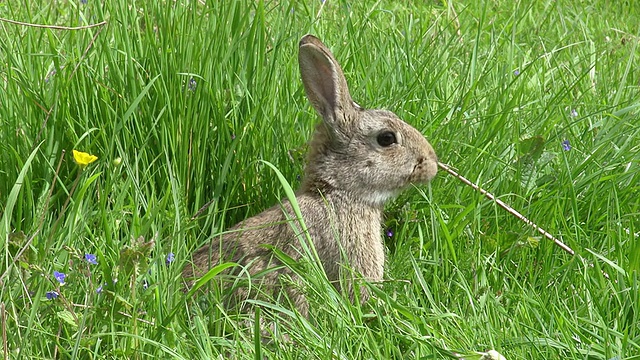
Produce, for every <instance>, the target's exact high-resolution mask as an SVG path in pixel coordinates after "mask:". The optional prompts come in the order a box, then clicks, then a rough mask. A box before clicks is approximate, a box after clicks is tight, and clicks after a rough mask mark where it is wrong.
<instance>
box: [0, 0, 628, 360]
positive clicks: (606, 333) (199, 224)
mask: <svg viewBox="0 0 640 360" xmlns="http://www.w3.org/2000/svg"><path fill="white" fill-rule="evenodd" d="M205 3H206V4H205ZM0 17H2V18H8V19H12V20H16V21H21V22H26V23H33V24H48V25H62V26H67V27H75V26H83V25H87V24H93V23H99V22H101V21H103V20H106V21H107V24H106V25H104V26H100V27H93V28H88V29H82V30H59V29H47V28H36V27H28V26H22V25H17V24H12V23H7V22H0V123H1V126H2V131H1V132H0V211H1V212H2V217H1V219H2V223H1V224H0V239H1V240H0V241H1V244H2V245H1V248H0V251H1V253H2V258H1V259H2V260H1V264H0V276H2V278H1V280H0V299H1V300H0V301H1V307H0V321H1V328H2V335H3V337H2V342H1V343H0V353H2V354H3V356H4V357H5V358H12V359H17V358H29V359H44V358H54V357H58V358H82V359H101V358H185V359H193V358H216V357H220V358H224V357H227V356H228V355H229V354H236V355H237V358H261V357H268V358H277V359H298V358H321V359H324V358H341V359H352V358H375V359H388V358H416V359H418V358H424V359H428V358H455V357H457V355H456V354H464V355H465V358H467V359H473V358H476V359H477V358H479V356H478V355H475V357H474V356H473V354H476V352H482V351H486V350H488V349H496V350H498V351H499V352H500V353H502V354H503V355H505V356H506V358H507V359H532V358H535V359H605V360H608V359H640V315H639V314H640V290H639V289H638V285H639V284H638V283H639V281H640V201H639V200H638V199H640V170H639V169H640V120H638V119H639V116H640V100H639V99H640V76H639V73H638V69H639V68H640V60H639V57H640V41H639V35H640V4H638V3H637V2H635V1H606V0H598V1H593V2H575V1H568V0H559V1H552V0H543V1H538V2H530V3H529V2H518V1H493V2H488V3H486V4H475V2H471V1H470V2H467V4H464V3H457V2H437V1H415V2H396V1H390V0H389V1H387V0H382V1H378V2H372V1H363V2H349V3H348V2H346V1H332V0H327V1H326V2H325V3H324V4H322V3H321V2H320V1H309V2H295V1H291V2H288V1H272V2H267V3H263V2H261V1H249V0H238V1H208V2H206V1H203V3H199V2H186V1H177V2H175V1H133V2H132V1H122V0H114V1H107V2H101V3H99V2H96V1H93V0H88V1H87V3H86V4H82V3H81V2H79V1H56V2H53V1H35V2H32V1H26V2H20V3H18V2H14V1H4V2H2V1H0ZM306 33H313V34H316V35H317V36H319V37H320V38H321V39H323V40H324V41H325V42H326V43H327V44H328V45H329V46H330V47H331V48H332V49H333V50H334V51H335V55H336V57H337V58H338V60H339V61H340V62H341V64H342V65H343V68H344V70H345V74H346V77H347V79H348V81H349V83H350V86H351V90H352V95H353V97H354V99H355V100H356V101H357V102H358V103H360V104H361V105H363V106H366V107H386V108H388V109H391V110H393V111H395V112H396V113H398V114H399V115H400V116H401V117H402V118H403V119H405V120H406V121H407V122H409V123H411V124H412V125H414V126H415V127H416V128H418V129H419V130H420V131H422V132H423V133H424V134H425V136H426V137H427V138H428V139H429V140H430V141H431V143H432V144H433V146H434V148H435V149H436V152H437V153H438V155H439V158H440V160H441V161H443V162H445V163H448V164H450V165H452V166H454V167H455V168H456V169H458V171H459V172H460V173H461V174H463V175H464V176H466V177H468V178H469V179H471V180H472V181H474V182H477V183H479V184H480V185H481V186H483V187H484V188H485V189H487V190H489V191H491V192H492V193H494V194H496V195H498V196H499V197H500V199H502V200H504V201H506V202H507V203H509V204H510V205H512V206H513V207H514V208H516V209H517V210H519V211H520V212H522V213H523V214H524V215H525V216H527V217H529V218H530V219H532V220H533V221H534V222H536V223H537V224H538V225H540V226H541V227H542V228H544V229H546V230H547V231H549V232H551V233H552V234H554V235H556V236H559V237H561V238H562V240H563V241H564V242H565V243H567V244H568V245H569V246H571V247H572V248H573V249H574V250H575V251H576V256H574V257H571V256H569V255H568V254H566V253H564V252H562V251H561V250H560V249H559V248H557V247H555V246H554V245H553V244H552V243H551V242H550V241H548V240H546V239H544V238H541V237H539V236H538V234H537V233H536V232H535V231H534V230H533V229H531V228H530V227H528V226H527V225H525V224H524V223H522V222H520V221H519V220H518V219H516V218H514V217H512V216H511V215H509V214H507V213H506V212H505V211H503V210H502V209H500V208H499V207H497V206H496V205H495V204H494V203H493V202H491V201H488V200H486V199H485V198H484V197H483V196H482V195H481V194H479V193H477V192H475V191H474V190H473V189H471V188H470V187H467V186H464V185H463V184H462V183H460V182H459V181H458V180H456V179H454V178H453V177H451V176H448V175H446V174H444V173H440V174H439V176H438V177H436V179H435V180H434V181H433V182H432V183H431V185H430V186H428V187H424V188H417V189H411V190H409V191H407V192H405V193H404V194H403V195H402V196H401V197H400V198H399V199H398V200H396V201H395V202H393V203H392V204H389V206H388V209H387V215H388V216H387V223H388V224H387V225H388V226H389V227H390V228H392V229H393V230H394V235H393V237H391V238H387V239H386V242H387V246H388V249H389V252H388V263H387V271H386V276H385V277H386V279H387V280H386V281H385V282H384V283H383V284H379V285H378V286H371V289H372V291H373V292H374V294H375V295H374V296H373V298H372V300H371V301H370V302H369V303H368V304H366V305H364V306H357V305H352V304H350V303H349V302H348V301H345V300H344V298H343V297H342V296H341V294H339V293H336V291H335V290H334V289H333V288H332V287H331V286H330V285H328V284H326V282H323V281H322V277H321V276H319V275H318V274H317V273H314V272H313V271H311V273H310V274H308V275H306V276H305V281H306V282H307V283H308V284H309V286H308V288H307V290H306V291H307V292H308V298H309V302H310V305H311V309H312V310H311V313H312V316H311V319H310V320H305V319H300V318H299V317H297V316H295V315H294V316H293V317H291V316H288V315H287V314H290V313H289V310H287V306H286V304H278V303H276V304H271V305H268V304H265V309H268V310H270V311H265V312H262V313H259V314H257V315H260V316H262V317H268V318H269V320H270V321H274V322H276V323H278V324H282V325H284V326H286V327H288V328H289V330H288V332H289V334H290V336H291V338H292V340H293V341H292V342H280V341H275V342H274V343H271V344H263V343H261V342H260V341H259V340H258V341H256V339H254V338H253V337H252V336H251V335H250V334H251V332H250V331H245V330H242V327H243V326H245V324H246V321H244V320H246V319H244V317H245V316H246V315H240V314H232V313H228V312H227V311H226V310H225V309H224V308H222V307H221V306H219V305H218V304H219V302H218V300H219V299H220V296H221V294H220V293H219V292H212V293H209V294H206V295H200V296H195V297H187V296H185V294H184V293H183V292H182V291H181V289H182V281H181V278H180V271H181V268H182V266H183V265H184V264H186V262H187V261H189V255H190V253H191V252H192V251H193V250H195V249H196V248H198V247H199V246H201V245H203V244H204V243H206V242H207V241H208V239H209V237H210V236H212V235H214V234H218V233H220V232H221V231H224V229H226V228H227V227H229V226H231V225H233V224H235V223H236V222H238V221H240V220H242V219H244V218H246V217H248V216H250V215H253V214H256V213H258V212H260V211H261V210H263V209H265V208H267V207H269V206H271V205H273V204H275V203H277V201H278V199H281V198H283V197H284V196H285V193H284V191H283V187H282V185H281V183H280V182H279V181H278V179H277V176H276V174H275V173H274V172H273V170H272V169H271V168H270V167H268V166H264V165H265V164H264V162H262V161H259V160H264V161H267V162H269V163H272V164H274V165H275V166H276V167H277V168H278V169H279V170H280V171H281V172H282V173H283V174H284V176H285V177H286V178H287V179H288V180H289V181H290V183H291V185H292V186H293V187H296V186H297V185H298V183H299V178H298V175H300V174H301V173H302V166H303V163H302V159H303V154H304V152H305V150H306V145H305V142H306V140H307V139H308V138H309V136H310V134H311V132H312V129H313V126H314V123H315V122H316V121H317V116H316V115H315V114H314V112H313V109H312V108H311V107H310V106H309V105H308V102H307V100H306V99H305V96H304V90H303V87H302V83H301V81H300V76H299V74H298V68H297V42H298V40H299V39H300V38H301V36H302V35H304V34H306ZM516 74H517V75H516ZM574 109H575V111H573V110H574ZM564 140H569V142H570V144H571V150H569V151H564V150H563V148H562V145H561V143H562V141H564ZM72 149H77V150H80V151H85V152H88V153H91V154H95V155H97V156H98V158H99V159H98V161H97V162H95V163H93V164H91V165H89V166H88V167H87V168H86V169H85V170H84V171H81V170H80V169H79V167H78V166H77V165H76V164H75V163H74V162H73V159H72V157H71V150H72ZM31 156H32V157H31ZM210 201H211V205H210V206H209V207H208V208H206V209H205V210H204V211H203V212H202V213H201V214H200V215H199V216H197V217H196V218H193V217H194V215H195V214H196V213H198V210H200V209H201V208H202V207H203V206H204V205H205V204H206V203H208V202H210ZM85 253H92V254H96V255H97V258H98V265H91V264H89V263H88V262H86V261H85V260H84V254H85ZM169 253H173V254H175V261H174V262H172V263H171V264H170V265H167V264H166V263H165V259H166V256H167V255H168V254H169ZM293 266H296V265H293ZM53 271H60V272H64V273H66V274H67V277H66V283H65V284H64V285H62V286H61V285H59V284H58V282H57V281H56V280H55V279H54V277H53ZM116 280H117V281H116ZM101 285H102V286H103V287H102V289H103V290H102V292H101V293H100V294H98V293H96V289H97V288H98V287H99V286H101ZM49 291H57V292H58V293H59V294H60V296H59V297H58V298H57V299H53V300H49V299H47V297H46V293H47V292H49Z"/></svg>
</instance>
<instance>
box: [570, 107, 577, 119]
mask: <svg viewBox="0 0 640 360" xmlns="http://www.w3.org/2000/svg"><path fill="white" fill-rule="evenodd" d="M569 115H571V117H578V110H576V109H571V113H569Z"/></svg>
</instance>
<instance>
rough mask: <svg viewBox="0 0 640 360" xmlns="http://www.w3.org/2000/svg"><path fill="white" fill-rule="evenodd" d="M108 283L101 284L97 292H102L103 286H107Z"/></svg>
mask: <svg viewBox="0 0 640 360" xmlns="http://www.w3.org/2000/svg"><path fill="white" fill-rule="evenodd" d="M105 285H107V284H102V285H100V286H98V288H97V289H96V294H101V293H102V287H103V286H105Z"/></svg>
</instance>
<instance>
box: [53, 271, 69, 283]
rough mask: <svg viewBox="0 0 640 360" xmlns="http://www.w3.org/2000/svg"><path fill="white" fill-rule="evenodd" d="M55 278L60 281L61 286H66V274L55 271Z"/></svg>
mask: <svg viewBox="0 0 640 360" xmlns="http://www.w3.org/2000/svg"><path fill="white" fill-rule="evenodd" d="M53 277H54V278H56V280H58V282H59V283H60V285H64V278H65V277H67V275H66V274H65V273H61V272H57V271H54V272H53Z"/></svg>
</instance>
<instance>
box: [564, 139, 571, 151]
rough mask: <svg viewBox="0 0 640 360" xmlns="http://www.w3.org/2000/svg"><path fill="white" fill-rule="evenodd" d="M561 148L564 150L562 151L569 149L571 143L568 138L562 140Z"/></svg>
mask: <svg viewBox="0 0 640 360" xmlns="http://www.w3.org/2000/svg"><path fill="white" fill-rule="evenodd" d="M562 150H564V151H569V150H571V143H569V140H564V141H563V142H562Z"/></svg>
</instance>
